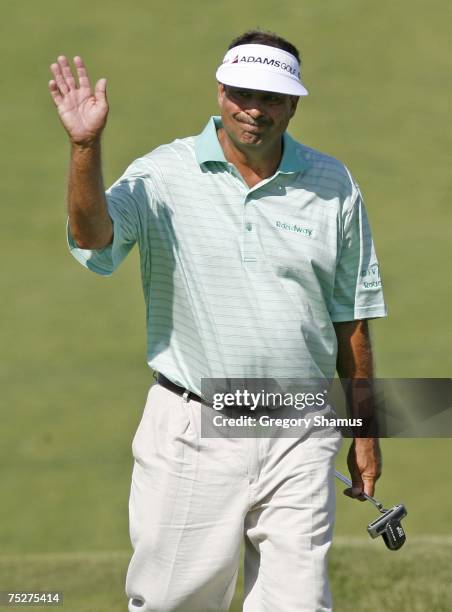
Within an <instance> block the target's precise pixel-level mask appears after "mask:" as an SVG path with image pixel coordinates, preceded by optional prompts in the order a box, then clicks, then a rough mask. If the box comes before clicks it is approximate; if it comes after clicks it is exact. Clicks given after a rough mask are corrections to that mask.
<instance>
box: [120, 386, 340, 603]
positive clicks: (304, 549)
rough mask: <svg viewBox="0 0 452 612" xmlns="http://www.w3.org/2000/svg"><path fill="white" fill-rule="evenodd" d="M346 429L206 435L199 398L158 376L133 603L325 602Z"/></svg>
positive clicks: (138, 487)
mask: <svg viewBox="0 0 452 612" xmlns="http://www.w3.org/2000/svg"><path fill="white" fill-rule="evenodd" d="M340 445H341V438H340V437H336V438H314V437H311V438H307V439H305V440H301V441H300V440H297V439H294V438H201V436H200V404H199V403H198V402H195V401H189V402H186V401H185V400H184V399H183V398H182V397H180V396H178V395H176V394H174V393H172V392H171V391H168V390H167V389H165V388H163V387H161V386H160V385H158V384H156V385H154V386H153V387H152V388H151V390H150V392H149V396H148V400H147V403H146V407H145V410H144V413H143V417H142V420H141V422H140V425H139V427H138V430H137V433H136V435H135V438H134V440H133V445H132V450H133V455H134V458H135V463H134V469H133V475H132V486H131V493H130V503H129V511H130V537H131V541H132V545H133V548H134V554H133V556H132V559H131V562H130V565H129V569H128V573H127V581H126V593H127V596H128V598H129V608H128V609H129V612H170V611H171V612H173V611H174V612H176V611H177V612H220V611H227V610H228V608H229V605H230V602H231V599H232V597H233V594H234V590H235V585H236V579H237V573H238V565H239V559H240V552H241V547H242V543H243V540H244V541H245V602H244V607H243V610H244V612H327V611H330V610H331V609H332V608H331V596H330V591H329V588H328V579H327V574H326V560H327V553H328V549H329V547H330V545H331V537H332V527H333V518H334V508H335V491H334V482H333V480H334V457H335V455H336V453H337V451H338V449H339V447H340Z"/></svg>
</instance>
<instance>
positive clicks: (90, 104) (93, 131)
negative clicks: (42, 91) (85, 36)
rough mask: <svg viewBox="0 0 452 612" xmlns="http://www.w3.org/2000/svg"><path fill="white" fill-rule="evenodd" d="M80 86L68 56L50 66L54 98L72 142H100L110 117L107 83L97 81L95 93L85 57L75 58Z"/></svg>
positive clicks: (50, 86)
mask: <svg viewBox="0 0 452 612" xmlns="http://www.w3.org/2000/svg"><path fill="white" fill-rule="evenodd" d="M74 64H75V68H76V71H77V77H78V85H77V83H76V80H75V77H74V75H73V73H72V70H71V67H70V66H69V62H68V60H67V59H66V57H65V56H64V55H60V56H59V57H58V62H57V63H55V64H52V65H51V66H50V70H51V71H52V74H53V77H54V78H53V79H52V80H51V81H50V82H49V90H50V94H51V96H52V98H53V101H54V103H55V106H56V107H57V109H58V114H59V116H60V119H61V122H62V124H63V126H64V128H65V129H66V131H67V133H68V134H69V137H70V138H71V140H72V142H74V143H77V144H84V143H88V142H90V141H93V140H95V139H96V138H98V137H99V136H100V134H101V132H102V130H103V128H104V127H105V123H106V121H107V115H108V102H107V96H106V86H107V81H106V79H100V80H99V81H97V83H96V86H95V88H94V92H93V91H92V89H91V85H90V82H89V78H88V74H87V72H86V68H85V65H84V63H83V60H82V58H81V57H78V56H77V57H74Z"/></svg>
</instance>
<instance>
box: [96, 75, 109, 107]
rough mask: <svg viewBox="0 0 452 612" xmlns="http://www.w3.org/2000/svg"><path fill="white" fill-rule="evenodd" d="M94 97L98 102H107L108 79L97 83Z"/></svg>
mask: <svg viewBox="0 0 452 612" xmlns="http://www.w3.org/2000/svg"><path fill="white" fill-rule="evenodd" d="M94 95H95V97H96V99H97V100H99V101H103V102H107V79H99V80H98V81H97V83H96V87H95V88H94Z"/></svg>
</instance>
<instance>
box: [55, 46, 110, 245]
mask: <svg viewBox="0 0 452 612" xmlns="http://www.w3.org/2000/svg"><path fill="white" fill-rule="evenodd" d="M74 64H75V66H76V70H77V76H78V80H79V86H78V87H77V84H76V82H75V78H74V76H73V74H72V71H71V68H70V66H69V63H68V61H67V59H66V58H65V57H64V56H60V57H59V58H58V63H55V64H52V65H51V67H50V69H51V71H52V74H53V77H54V78H53V79H52V80H51V81H50V83H49V90H50V94H51V96H52V98H53V101H54V103H55V106H56V107H57V109H58V114H59V116H60V119H61V122H62V124H63V126H64V128H65V130H66V132H67V133H68V136H69V140H70V144H71V161H70V169H69V187H68V215H69V228H70V230H71V234H72V236H73V238H74V240H75V242H76V243H77V245H78V246H79V247H80V248H83V249H100V248H102V247H105V246H107V245H108V244H110V243H111V241H112V239H113V223H112V220H111V218H110V215H109V214H108V208H107V201H106V198H105V191H104V185H103V179H102V168H101V145H100V139H101V134H102V131H103V129H104V127H105V124H106V121H107V115H108V102H107V97H106V80H105V79H100V80H99V81H98V82H97V84H96V87H95V90H94V93H93V92H92V89H91V86H90V83H89V79H88V75H87V73H86V69H85V66H84V64H83V61H82V59H81V58H80V57H75V58H74Z"/></svg>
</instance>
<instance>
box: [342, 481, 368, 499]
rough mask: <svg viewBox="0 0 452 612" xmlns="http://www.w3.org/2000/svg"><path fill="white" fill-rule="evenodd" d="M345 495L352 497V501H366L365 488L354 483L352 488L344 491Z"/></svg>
mask: <svg viewBox="0 0 452 612" xmlns="http://www.w3.org/2000/svg"><path fill="white" fill-rule="evenodd" d="M343 493H344V495H346V496H347V497H351V498H352V499H357V500H358V501H366V498H365V497H364V496H363V488H362V487H360V486H359V485H358V483H356V482H354V483H353V486H352V488H348V489H345V490H344V491H343Z"/></svg>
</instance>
